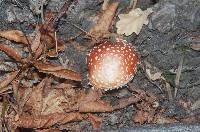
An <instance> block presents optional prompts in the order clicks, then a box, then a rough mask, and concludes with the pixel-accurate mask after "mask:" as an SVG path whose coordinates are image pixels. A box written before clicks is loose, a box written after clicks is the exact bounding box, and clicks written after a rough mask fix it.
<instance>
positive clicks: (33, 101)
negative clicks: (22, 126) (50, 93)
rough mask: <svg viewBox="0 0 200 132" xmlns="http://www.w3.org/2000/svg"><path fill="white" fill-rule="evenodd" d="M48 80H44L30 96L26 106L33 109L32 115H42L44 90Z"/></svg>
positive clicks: (34, 88)
mask: <svg viewBox="0 0 200 132" xmlns="http://www.w3.org/2000/svg"><path fill="white" fill-rule="evenodd" d="M46 83H47V78H46V79H43V80H42V81H41V82H40V83H39V84H38V85H37V86H36V87H33V90H32V92H31V94H30V96H29V99H28V101H27V103H26V106H28V107H30V108H31V111H32V112H30V111H29V112H30V113H32V115H41V112H42V107H43V105H42V103H43V89H44V87H45V86H46Z"/></svg>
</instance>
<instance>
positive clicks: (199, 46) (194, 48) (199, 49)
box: [190, 44, 200, 51]
mask: <svg viewBox="0 0 200 132" xmlns="http://www.w3.org/2000/svg"><path fill="white" fill-rule="evenodd" d="M190 47H191V48H192V49H193V50H196V51H200V44H191V45H190Z"/></svg>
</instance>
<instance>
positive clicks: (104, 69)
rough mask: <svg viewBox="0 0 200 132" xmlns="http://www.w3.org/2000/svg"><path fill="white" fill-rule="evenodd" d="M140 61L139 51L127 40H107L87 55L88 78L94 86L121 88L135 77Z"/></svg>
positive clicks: (105, 88) (106, 88)
mask: <svg viewBox="0 0 200 132" xmlns="http://www.w3.org/2000/svg"><path fill="white" fill-rule="evenodd" d="M138 63H139V57H138V54H137V52H136V51H135V49H134V48H133V47H131V45H130V44H128V43H127V42H126V40H123V39H119V38H117V39H116V42H115V43H112V42H111V41H105V42H104V43H101V44H100V45H99V46H97V47H94V48H93V49H92V50H91V51H90V52H89V55H88V56H87V65H88V78H89V81H90V83H91V85H93V86H94V88H98V89H104V90H108V89H115V88H119V87H121V86H123V85H125V84H127V83H128V82H129V81H130V80H131V79H132V78H133V76H134V74H135V73H136V70H137V64H138Z"/></svg>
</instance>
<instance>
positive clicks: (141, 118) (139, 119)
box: [133, 110, 149, 124]
mask: <svg viewBox="0 0 200 132" xmlns="http://www.w3.org/2000/svg"><path fill="white" fill-rule="evenodd" d="M148 116H149V113H148V112H145V111H141V110H140V111H137V113H136V114H135V115H134V116H133V121H134V122H135V123H139V124H144V123H145V122H146V121H147V120H148Z"/></svg>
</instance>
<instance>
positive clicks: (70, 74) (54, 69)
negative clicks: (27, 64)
mask: <svg viewBox="0 0 200 132" xmlns="http://www.w3.org/2000/svg"><path fill="white" fill-rule="evenodd" d="M34 66H35V67H36V68H37V69H38V70H39V71H40V72H43V73H49V74H52V75H54V76H57V77H60V78H65V79H71V80H75V81H81V76H80V74H79V73H78V72H75V71H72V70H68V69H65V68H64V67H63V66H60V65H53V64H44V63H40V62H34Z"/></svg>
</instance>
